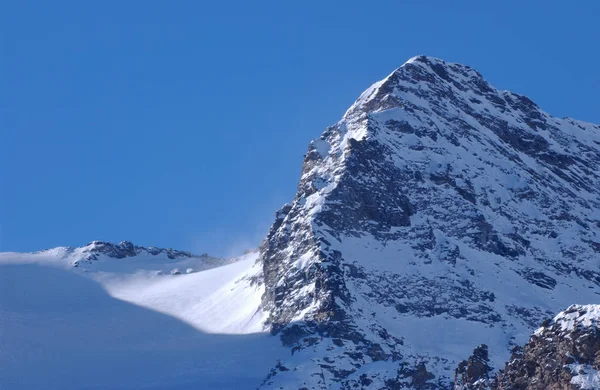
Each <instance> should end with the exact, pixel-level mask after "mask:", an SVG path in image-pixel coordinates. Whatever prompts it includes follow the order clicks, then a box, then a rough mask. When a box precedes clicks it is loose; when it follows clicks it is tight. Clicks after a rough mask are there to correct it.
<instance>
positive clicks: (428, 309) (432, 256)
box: [260, 56, 600, 389]
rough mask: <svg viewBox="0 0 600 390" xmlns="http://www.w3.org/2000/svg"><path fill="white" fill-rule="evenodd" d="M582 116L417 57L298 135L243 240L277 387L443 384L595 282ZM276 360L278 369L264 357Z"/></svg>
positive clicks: (593, 174) (597, 138)
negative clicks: (258, 221)
mask: <svg viewBox="0 0 600 390" xmlns="http://www.w3.org/2000/svg"><path fill="white" fill-rule="evenodd" d="M599 230H600V127H599V126H597V125H593V124H589V123H584V122H580V121H576V120H573V119H567V118H565V119H559V118H555V117H552V116H551V115H549V114H547V113H545V112H544V111H542V110H541V109H540V108H539V107H538V106H537V105H536V104H535V103H533V102H532V101H531V100H529V99H528V98H527V97H525V96H522V95H518V94H515V93H511V92H507V91H499V90H497V89H495V88H494V87H492V86H491V85H490V84H489V83H488V82H487V81H485V79H484V78H483V77H482V76H481V75H480V74H479V73H478V72H477V71H475V70H474V69H472V68H470V67H468V66H464V65H460V64H454V63H447V62H444V61H442V60H439V59H435V58H431V57H425V56H418V57H414V58H412V59H410V60H409V61H407V62H406V63H405V64H404V65H402V66H401V67H400V68H398V69H396V70H395V71H394V72H392V73H391V74H390V75H389V76H388V77H386V78H385V79H383V80H381V81H379V82H377V83H375V84H373V85H372V86H371V87H369V88H368V89H367V90H366V91H365V92H363V93H362V94H361V95H360V97H359V98H358V99H357V101H356V102H355V103H354V104H353V105H352V106H351V107H350V109H348V111H347V112H346V114H345V115H344V117H343V118H342V120H341V121H340V122H338V123H336V124H335V125H334V126H332V127H329V128H327V129H326V130H325V132H324V133H323V134H322V136H321V137H319V138H318V139H316V140H314V141H312V142H311V143H310V146H309V150H308V152H307V153H306V155H305V157H304V163H303V169H302V175H301V178H300V183H299V185H298V192H297V194H296V196H295V198H294V199H293V201H292V202H291V203H289V204H287V205H285V206H284V207H283V208H282V209H281V210H279V212H278V213H277V216H276V221H275V223H274V224H273V226H272V227H271V230H270V232H269V234H268V236H267V238H266V239H265V241H264V242H263V243H262V245H261V248H260V249H261V251H260V261H262V263H263V269H264V283H265V288H266V291H265V294H264V296H263V307H264V309H265V310H266V311H267V312H268V314H269V317H268V318H269V319H268V323H269V325H270V327H271V329H272V331H273V333H276V334H279V335H280V337H281V340H282V342H283V343H284V344H286V345H289V346H290V347H291V348H292V351H293V355H292V356H290V357H289V358H287V359H284V360H282V361H281V362H280V369H279V370H275V371H274V373H273V375H271V376H270V377H269V379H268V380H267V381H265V383H264V386H265V388H279V386H283V387H284V388H287V387H286V386H287V385H285V384H286V383H288V381H290V380H291V379H290V378H295V379H294V380H296V381H297V382H294V383H295V384H294V385H293V386H292V387H293V388H308V389H321V388H369V389H370V388H373V389H379V388H404V387H406V388H450V387H451V386H452V379H453V376H454V370H455V368H456V366H457V364H458V362H459V361H460V360H462V359H464V358H466V357H467V356H468V355H469V354H470V352H471V351H472V350H473V348H475V347H476V346H478V345H480V344H482V343H485V344H487V345H488V348H489V358H490V360H491V364H492V366H493V367H495V368H499V367H500V366H501V365H502V364H503V362H504V361H506V360H507V359H508V357H509V355H510V352H509V351H510V349H511V348H513V347H514V346H515V345H517V344H521V343H523V342H524V341H526V340H527V337H528V336H529V333H530V331H532V330H533V329H535V328H536V327H537V326H538V325H539V324H540V323H541V321H542V320H543V319H545V318H547V317H552V316H553V315H554V314H555V313H556V312H557V311H559V310H561V309H564V308H565V307H568V306H569V305H570V304H572V303H592V302H596V301H598V299H599V294H600V273H599V271H598V266H599V265H600V234H599ZM282 367H285V369H281V368H282Z"/></svg>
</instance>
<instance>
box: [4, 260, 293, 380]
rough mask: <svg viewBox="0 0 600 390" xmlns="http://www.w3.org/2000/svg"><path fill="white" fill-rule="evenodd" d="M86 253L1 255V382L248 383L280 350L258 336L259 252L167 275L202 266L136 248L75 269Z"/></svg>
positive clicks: (264, 336)
mask: <svg viewBox="0 0 600 390" xmlns="http://www.w3.org/2000/svg"><path fill="white" fill-rule="evenodd" d="M83 252H85V251H84V250H83V249H82V248H77V249H68V248H58V249H55V250H51V251H46V252H41V253H37V254H14V253H2V254H0V389H10V390H13V389H42V388H43V389H61V390H63V389H188V388H189V389H239V388H240V387H239V384H240V383H244V384H245V386H248V388H256V387H257V386H258V385H260V383H261V381H262V380H263V379H264V377H265V373H266V372H268V371H269V369H270V367H272V366H273V365H274V364H275V363H276V359H277V356H278V355H280V354H281V353H282V352H283V350H282V348H281V347H280V343H279V340H278V339H277V338H274V337H272V336H271V335H269V334H268V333H265V332H261V331H262V325H261V324H262V320H263V313H262V311H261V310H260V296H261V294H262V290H261V288H259V287H257V285H256V284H253V283H251V278H252V276H254V275H255V273H256V272H257V268H256V265H255V261H256V258H257V254H256V253H251V254H248V255H246V256H243V257H241V258H238V259H234V261H224V263H229V264H225V265H222V266H220V267H214V265H215V262H214V261H212V263H213V264H211V266H212V267H213V268H210V269H207V270H204V271H199V272H193V273H190V274H185V273H184V274H181V275H171V274H169V273H166V274H164V273H165V272H164V271H169V270H170V269H171V268H173V267H180V268H183V267H181V265H185V266H186V267H187V268H190V267H193V268H194V269H202V268H206V267H204V266H205V265H206V264H202V259H199V258H196V259H189V258H186V259H175V260H171V259H168V258H165V257H160V256H151V255H148V254H143V255H141V256H135V257H130V258H124V259H114V258H110V257H108V256H106V255H101V256H99V258H98V260H94V261H92V262H91V263H89V264H87V267H86V268H85V269H84V268H82V267H81V266H79V267H73V265H72V264H73V262H74V261H77V260H80V259H81V257H82V253H83ZM210 262H211V261H209V263H210ZM183 263H185V264H183ZM183 269H185V268H183ZM98 270H100V271H98ZM159 271H163V274H160V272H159ZM216 333H218V334H216Z"/></svg>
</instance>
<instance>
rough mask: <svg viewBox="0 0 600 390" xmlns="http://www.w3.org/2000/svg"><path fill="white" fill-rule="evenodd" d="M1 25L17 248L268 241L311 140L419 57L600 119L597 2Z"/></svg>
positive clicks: (45, 19) (295, 9)
mask: <svg viewBox="0 0 600 390" xmlns="http://www.w3.org/2000/svg"><path fill="white" fill-rule="evenodd" d="M0 14H1V15H0V39H1V53H0V54H1V57H0V61H1V62H0V66H1V68H0V71H1V79H0V80H1V85H0V87H1V90H2V93H1V94H0V97H1V101H0V108H1V111H0V115H1V116H2V117H1V122H0V126H1V127H0V175H1V176H0V179H1V181H0V224H1V226H0V250H2V251H34V250H39V249H44V248H48V247H54V246H61V245H72V246H78V245H83V244H85V243H87V242H89V241H91V240H95V239H99V240H110V241H120V240H130V241H133V242H134V243H136V244H140V245H155V246H162V247H173V248H177V249H184V250H191V251H194V252H208V253H211V254H215V255H231V254H235V253H236V252H240V251H242V250H243V249H245V248H249V247H253V246H256V245H257V244H258V243H259V242H260V240H261V239H262V238H263V237H264V234H265V233H266V231H267V230H268V227H269V225H270V223H271V222H272V220H273V214H274V212H275V210H277V209H278V208H279V207H280V206H281V205H282V204H283V203H285V202H287V201H289V200H291V199H292V197H293V195H294V193H295V190H296V185H297V181H298V178H299V174H300V169H301V163H302V156H303V154H304V152H305V151H306V148H307V145H308V142H309V141H310V140H311V139H313V138H316V137H318V136H319V135H320V133H321V132H322V131H323V130H324V128H325V127H326V126H328V125H331V124H333V123H335V122H337V121H338V120H339V119H340V117H341V116H342V115H343V113H344V111H345V110H346V108H348V106H349V105H350V104H351V103H352V102H353V101H354V100H355V99H356V97H357V96H358V95H359V94H360V93H361V92H362V91H363V90H364V89H365V88H366V87H368V86H369V85H370V84H371V83H373V82H375V81H377V80H379V79H381V78H383V77H385V76H386V75H387V74H389V73H390V72H391V71H392V70H393V69H394V68H396V67H398V66H400V65H401V64H402V63H403V62H405V61H406V60H407V59H408V58H410V57H412V56H414V55H417V54H426V55H431V56H435V57H439V58H442V59H445V60H447V61H452V62H461V63H464V64H467V65H470V66H472V67H474V68H476V69H477V70H479V71H480V72H481V73H482V74H483V75H484V77H486V78H487V79H488V80H489V81H490V82H491V83H492V84H493V85H495V86H496V87H498V88H501V89H510V90H512V91H514V92H518V93H522V94H525V95H527V96H529V97H530V98H531V99H532V100H534V101H535V102H537V103H538V104H539V105H540V106H541V107H542V108H543V109H545V110H546V111H548V112H550V113H552V114H554V115H557V116H571V117H575V118H577V119H581V120H586V121H590V122H595V123H600V23H598V15H600V2H599V1H597V0H581V1H576V2H567V1H451V2H450V1H416V0H414V1H401V0H395V1H339V2H337V1H327V0H321V1H302V2H290V1H235V2H234V1H213V2H209V1H118V2H117V1H104V2H99V1H95V2H92V1H58V2H50V1H39V2H26V1H17V0H14V1H7V2H3V4H2V5H1V6H0Z"/></svg>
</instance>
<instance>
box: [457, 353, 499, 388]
mask: <svg viewBox="0 0 600 390" xmlns="http://www.w3.org/2000/svg"><path fill="white" fill-rule="evenodd" d="M489 364H490V359H489V358H488V347H487V345H485V344H482V345H480V346H478V347H477V348H475V349H474V350H473V354H472V355H471V356H470V357H469V359H468V360H463V361H461V362H460V363H459V364H458V368H457V369H456V372H455V375H454V386H455V387H454V388H455V389H456V390H459V389H460V390H471V389H473V390H474V389H486V388H487V383H488V382H487V381H488V379H489V373H490V371H492V368H490V365H489Z"/></svg>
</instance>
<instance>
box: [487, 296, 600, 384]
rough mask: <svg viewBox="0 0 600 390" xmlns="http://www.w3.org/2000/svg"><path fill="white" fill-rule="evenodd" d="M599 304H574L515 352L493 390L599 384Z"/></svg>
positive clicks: (497, 378)
mask: <svg viewBox="0 0 600 390" xmlns="http://www.w3.org/2000/svg"><path fill="white" fill-rule="evenodd" d="M599 323H600V306H599V305H573V306H571V307H569V308H568V309H567V310H566V311H564V312H561V313H560V314H559V315H557V316H556V317H555V318H554V320H552V321H547V323H545V326H542V327H541V328H539V329H538V330H537V331H536V332H535V333H534V334H533V336H532V337H531V339H530V340H529V342H528V343H527V344H525V346H524V347H523V348H519V349H517V350H516V351H515V353H513V355H512V357H511V360H510V362H509V363H507V364H506V366H505V367H504V369H503V370H502V371H500V373H499V374H498V375H497V377H496V378H494V380H493V381H492V383H491V386H490V387H491V388H492V389H494V390H496V389H497V390H509V389H510V390H513V389H514V390H517V389H519V390H520V389H540V390H542V389H548V390H563V389H597V388H599V387H600V374H598V372H599V371H600V329H599V327H598V325H599Z"/></svg>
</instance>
